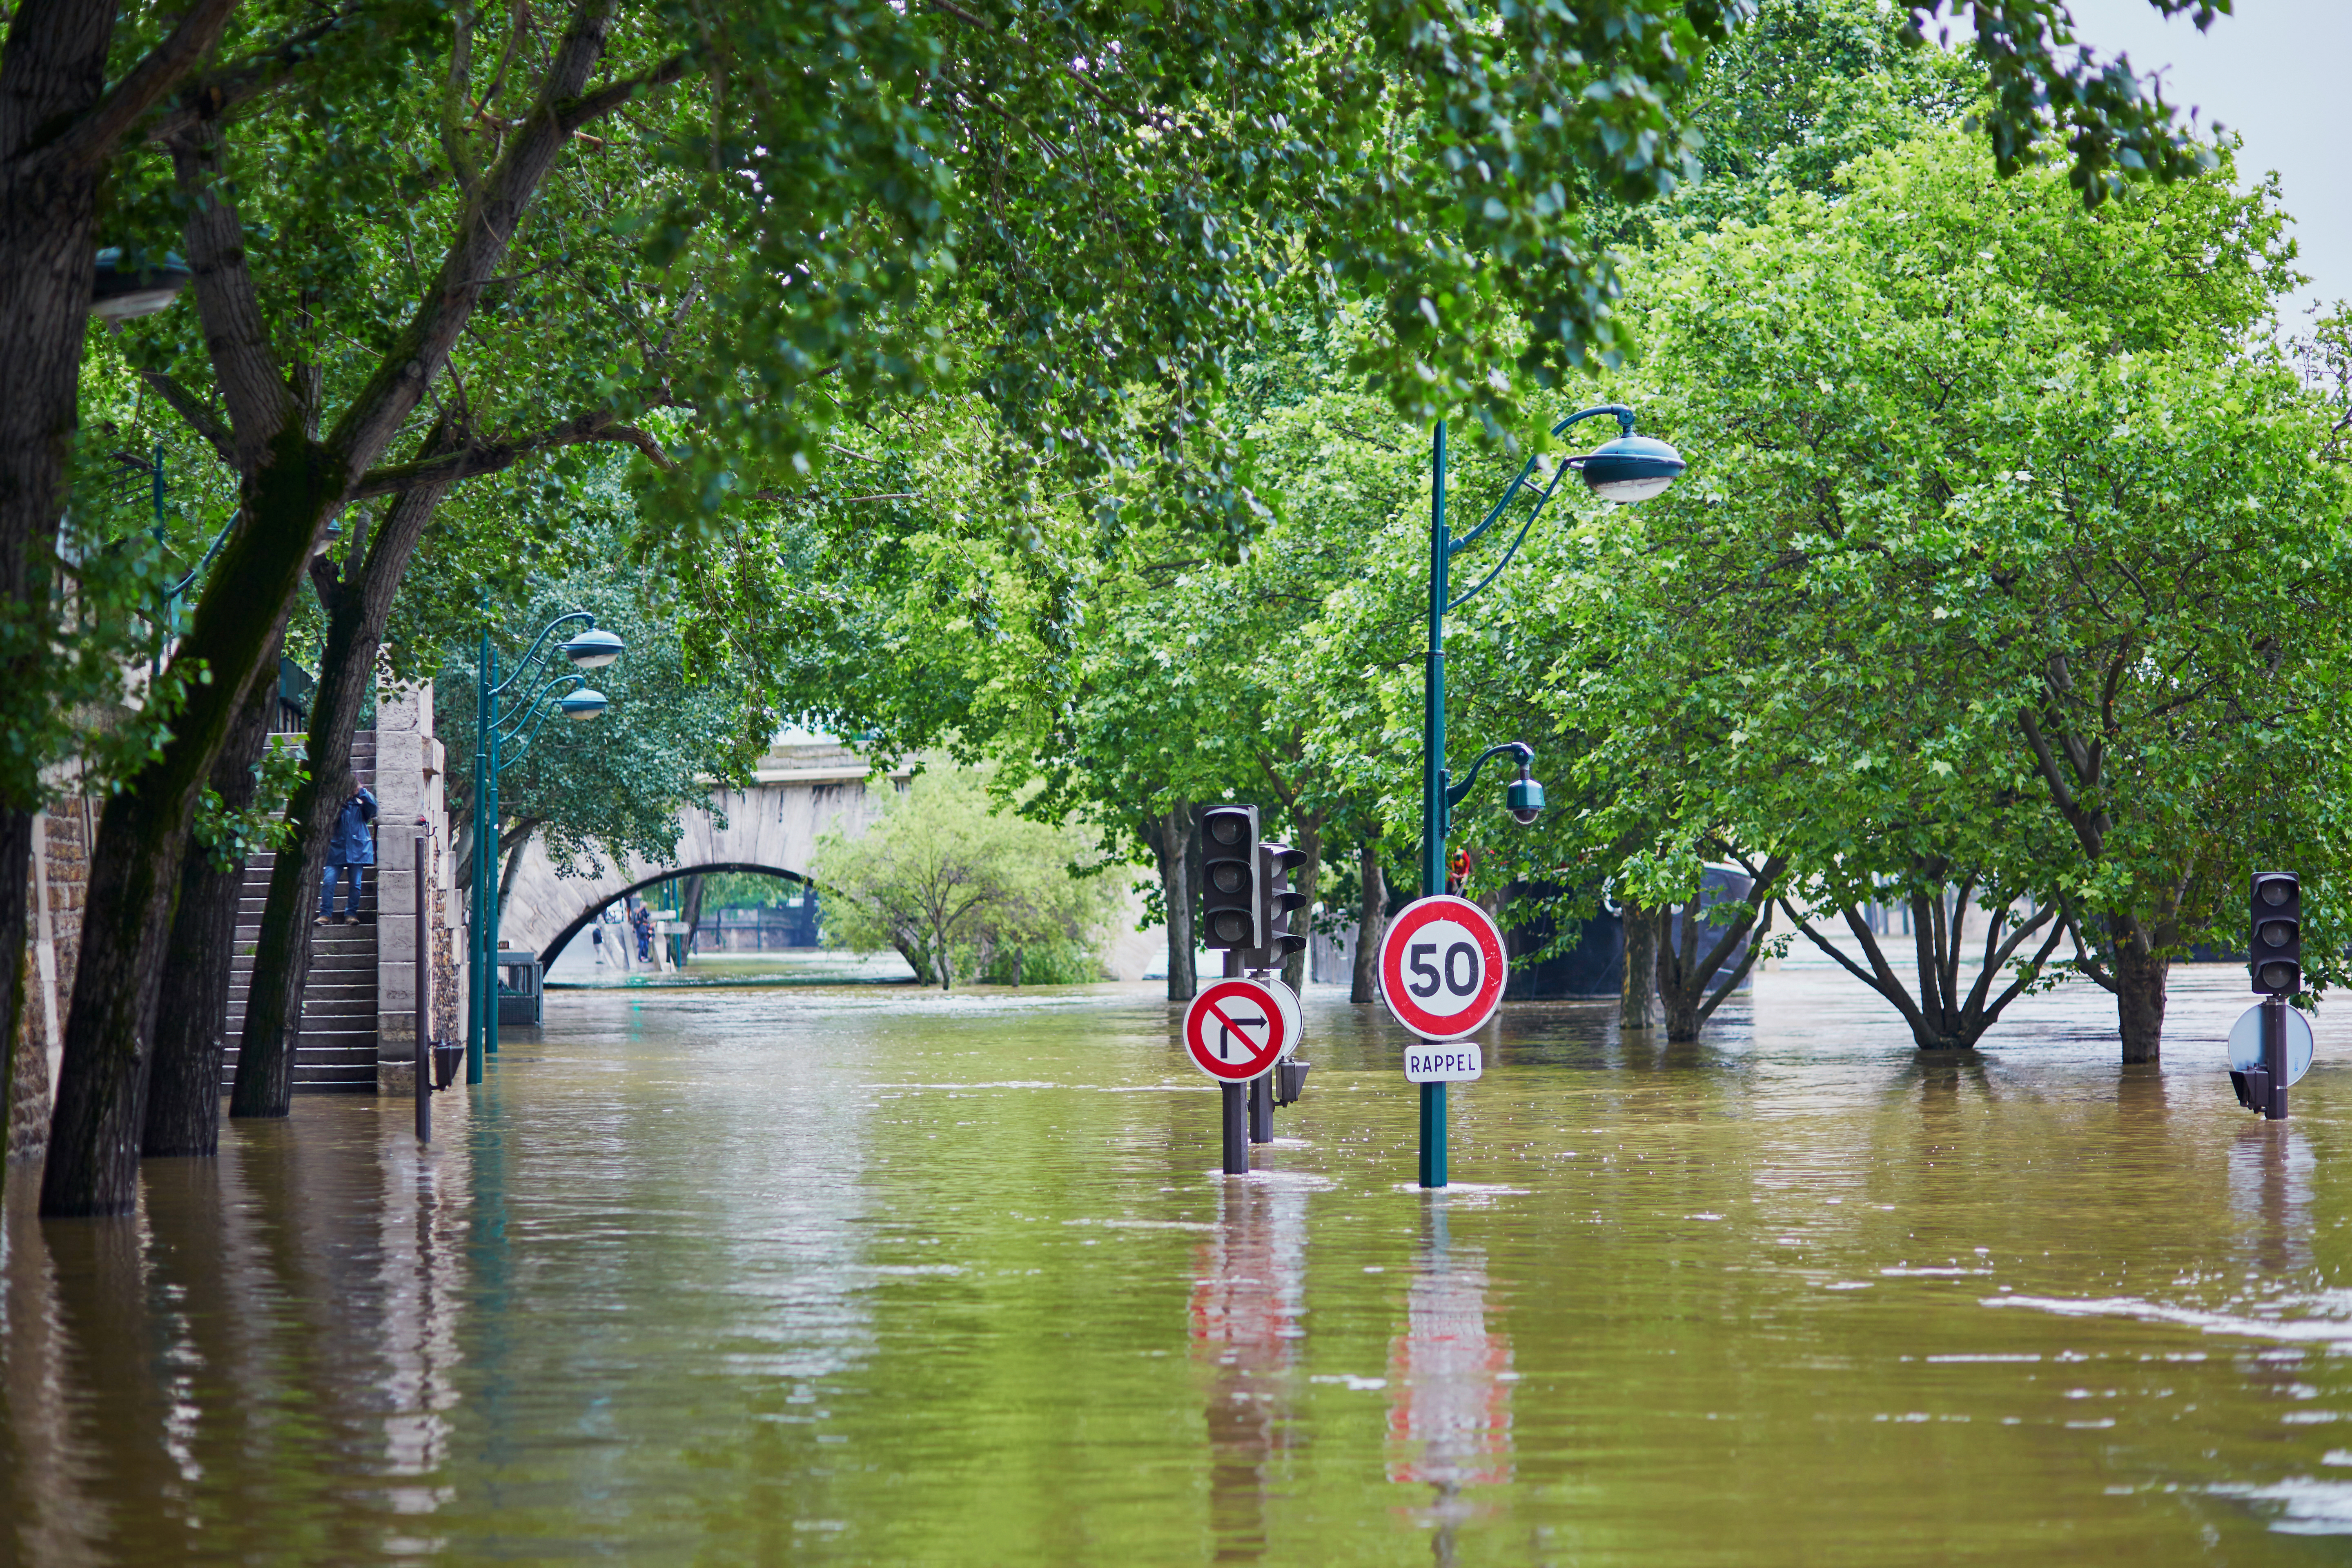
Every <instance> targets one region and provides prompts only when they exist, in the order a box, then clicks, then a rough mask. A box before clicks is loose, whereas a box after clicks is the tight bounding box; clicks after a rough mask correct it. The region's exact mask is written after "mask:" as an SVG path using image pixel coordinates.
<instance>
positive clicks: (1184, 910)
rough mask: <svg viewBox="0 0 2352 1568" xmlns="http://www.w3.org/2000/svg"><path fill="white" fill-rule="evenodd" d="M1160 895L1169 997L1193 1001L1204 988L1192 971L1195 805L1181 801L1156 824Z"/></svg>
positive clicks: (1155, 840)
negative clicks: (1165, 924) (1165, 912)
mask: <svg viewBox="0 0 2352 1568" xmlns="http://www.w3.org/2000/svg"><path fill="white" fill-rule="evenodd" d="M1156 827H1157V831H1156V832H1155V833H1154V834H1153V835H1152V837H1153V845H1152V847H1153V848H1154V849H1156V850H1157V851H1158V852H1159V858H1160V901H1161V902H1162V903H1164V904H1166V905H1167V906H1168V1000H1170V1001H1171V1002H1190V1001H1191V1000H1192V995H1193V993H1194V992H1195V991H1197V990H1199V988H1200V977H1199V976H1198V975H1196V974H1195V973H1193V971H1192V948H1193V942H1194V938H1193V934H1192V916H1193V912H1194V911H1193V908H1192V803H1191V802H1190V801H1182V800H1180V801H1178V802H1177V803H1176V804H1175V805H1172V806H1171V807H1170V808H1169V811H1168V815H1167V816H1163V817H1161V818H1160V820H1159V822H1158V823H1157V824H1156Z"/></svg>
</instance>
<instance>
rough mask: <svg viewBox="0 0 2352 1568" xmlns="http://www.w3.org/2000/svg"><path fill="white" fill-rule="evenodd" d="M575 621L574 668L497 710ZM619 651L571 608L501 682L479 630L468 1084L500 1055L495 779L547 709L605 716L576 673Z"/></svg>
mask: <svg viewBox="0 0 2352 1568" xmlns="http://www.w3.org/2000/svg"><path fill="white" fill-rule="evenodd" d="M574 621H578V622H581V623H582V624H583V630H582V631H580V632H579V633H578V634H577V635H576V636H574V637H571V638H569V639H568V640H566V641H565V642H563V643H562V644H561V645H560V647H561V648H562V653H563V657H564V658H568V659H570V660H571V661H572V668H570V669H568V670H566V671H564V672H563V673H562V674H561V675H558V676H556V677H555V678H554V679H551V680H550V681H548V682H547V683H546V684H545V685H543V686H541V687H540V689H538V690H536V691H532V692H530V696H529V697H528V698H520V699H518V700H511V701H509V704H508V705H507V706H506V709H505V711H503V712H501V711H500V704H499V699H500V698H501V697H504V696H505V695H506V694H507V692H508V691H509V689H516V688H518V686H520V689H525V690H528V689H529V682H530V681H533V680H536V679H538V678H539V676H540V675H541V673H542V672H543V662H544V660H545V659H546V658H547V657H548V653H549V647H548V641H547V639H548V638H550V637H553V636H554V635H555V633H556V631H557V629H558V628H560V627H562V626H569V625H571V624H572V622H574ZM621 647H622V643H621V639H620V638H619V637H614V635H613V634H612V633H611V632H607V631H599V630H598V629H597V628H596V617H595V616H592V615H590V614H589V613H588V612H587V611H585V610H573V611H572V612H571V613H570V614H568V615H562V616H556V617H555V619H553V620H551V621H550V622H549V623H548V624H547V625H546V626H543V627H541V630H540V634H539V636H538V637H537V638H535V639H534V640H533V641H532V643H531V645H530V651H529V652H528V653H526V654H524V655H523V656H522V658H521V659H520V662H518V663H517V664H516V665H515V666H514V668H512V669H510V670H509V671H508V672H507V676H506V679H503V680H501V679H499V652H498V649H497V648H495V647H491V646H490V634H489V632H488V630H487V629H485V630H484V631H483V633H482V655H481V669H480V677H479V679H478V681H477V683H476V689H477V690H478V693H479V695H478V698H477V699H476V714H475V730H474V867H473V870H474V900H473V905H474V910H473V921H472V922H471V928H470V935H471V938H472V941H471V943H470V946H471V949H472V962H471V963H468V964H467V970H468V971H469V973H468V976H467V978H468V980H469V982H470V984H467V988H466V998H467V1000H466V1081H467V1083H479V1082H481V1081H482V1058H484V1057H486V1056H496V1055H497V1054H498V1050H499V1005H498V994H499V835H498V826H499V774H501V773H505V772H506V771H507V770H508V769H509V768H510V767H512V766H514V764H515V763H519V762H520V761H522V758H523V753H524V752H527V751H529V750H530V743H531V741H532V740H533V739H534V738H535V737H536V736H537V735H538V734H539V727H540V725H541V724H542V723H544V722H545V721H546V720H547V715H548V714H549V713H550V712H551V711H561V712H562V715H563V716H564V717H565V718H567V719H572V720H579V721H586V720H590V719H593V718H595V717H596V715H598V714H599V713H602V712H603V711H604V709H605V707H606V703H605V701H604V693H603V692H601V691H597V690H594V689H591V688H590V686H589V685H588V678H587V677H586V676H584V675H583V674H581V673H580V672H581V671H582V670H587V669H602V668H604V667H605V666H606V665H608V664H610V663H612V662H613V661H614V659H616V658H620V657H621ZM559 690H562V692H563V696H562V698H561V699H560V700H557V701H556V703H555V704H554V706H553V708H552V709H551V708H550V706H549V704H548V699H549V698H551V697H553V696H554V695H555V694H556V692H557V691H559Z"/></svg>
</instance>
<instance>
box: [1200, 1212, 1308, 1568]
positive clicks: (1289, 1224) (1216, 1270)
mask: <svg viewBox="0 0 2352 1568" xmlns="http://www.w3.org/2000/svg"><path fill="white" fill-rule="evenodd" d="M1223 1211H1224V1212H1223V1223H1222V1224H1221V1225H1220V1226H1219V1227H1218V1231H1217V1234H1216V1237H1214V1238H1213V1240H1211V1241H1209V1242H1208V1243H1207V1244H1206V1245H1204V1246H1202V1247H1201V1248H1200V1250H1199V1251H1198V1252H1197V1253H1195V1254H1194V1261H1193V1277H1192V1300H1191V1301H1190V1303H1189V1307H1188V1310H1189V1314H1190V1317H1191V1320H1192V1357H1193V1360H1194V1361H1195V1363H1199V1364H1202V1365H1204V1366H1205V1367H1207V1368H1208V1369H1209V1371H1210V1373H1211V1376H1210V1381H1209V1393H1208V1400H1207V1410H1206V1415H1207V1425H1208V1428H1209V1466H1210V1468H1209V1524H1210V1530H1211V1532H1212V1534H1213V1538H1214V1540H1215V1542H1216V1559H1217V1561H1218V1562H1220V1563H1232V1562H1245V1561H1249V1560H1252V1559H1255V1558H1259V1557H1263V1556H1264V1555H1265V1546H1266V1542H1265V1517H1266V1489H1267V1482H1268V1476H1267V1470H1268V1468H1269V1464H1270V1461H1271V1460H1272V1459H1273V1458H1274V1456H1275V1454H1276V1452H1277V1450H1279V1449H1281V1448H1283V1447H1287V1446H1288V1443H1289V1437H1288V1434H1289V1433H1290V1432H1291V1431H1292V1430H1294V1429H1295V1428H1294V1424H1293V1423H1292V1422H1291V1421H1290V1420H1289V1418H1288V1417H1289V1414H1290V1404H1291V1399H1292V1396H1293V1388H1292V1384H1293V1383H1294V1381H1295V1378H1296V1374H1297V1361H1298V1346H1299V1341H1300V1339H1301V1337H1302V1336H1303V1335H1304V1333H1305V1330H1304V1329H1303V1328H1302V1327H1301V1326H1300V1319H1301V1318H1302V1317H1303V1316H1304V1315H1305V1312H1306V1293H1307V1194H1306V1193H1305V1191H1304V1190H1303V1189H1301V1188H1297V1187H1287V1188H1286V1187H1280V1186H1276V1187H1271V1188H1269V1187H1268V1186H1265V1185H1261V1184H1256V1183H1251V1184H1242V1183H1228V1184H1226V1186H1225V1190H1224V1194H1223Z"/></svg>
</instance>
